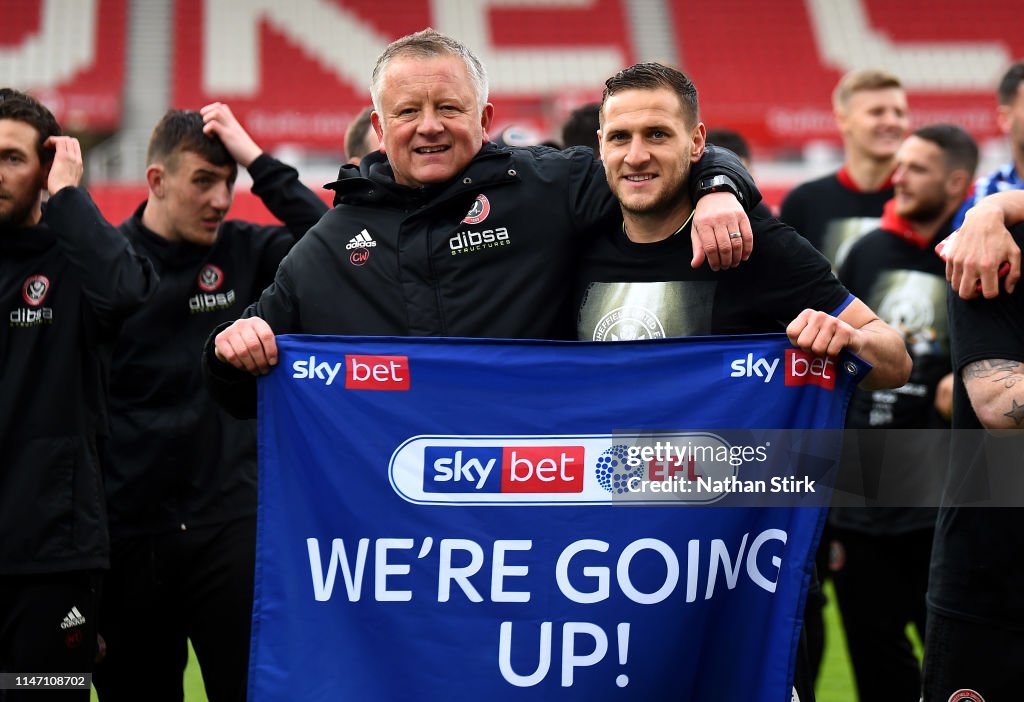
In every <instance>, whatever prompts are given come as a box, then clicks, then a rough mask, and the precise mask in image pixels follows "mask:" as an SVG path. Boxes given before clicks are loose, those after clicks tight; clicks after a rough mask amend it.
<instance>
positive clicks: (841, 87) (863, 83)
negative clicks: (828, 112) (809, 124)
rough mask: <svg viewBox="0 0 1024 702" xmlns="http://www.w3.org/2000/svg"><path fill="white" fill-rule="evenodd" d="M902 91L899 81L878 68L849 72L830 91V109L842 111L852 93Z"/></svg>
mask: <svg viewBox="0 0 1024 702" xmlns="http://www.w3.org/2000/svg"><path fill="white" fill-rule="evenodd" d="M886 88H899V89H901V90H902V89H903V84H902V83H900V79H899V78H897V77H896V76H895V75H893V74H892V73H889V72H888V71H883V70H882V69H880V68H860V69H857V70H855V71H850V72H849V73H847V74H846V75H845V76H843V77H842V78H840V79H839V82H838V83H836V87H835V90H833V91H832V109H834V110H837V111H838V110H843V109H846V106H847V105H848V104H849V103H850V98H851V97H853V94H854V93H859V92H861V91H864V90H885V89H886Z"/></svg>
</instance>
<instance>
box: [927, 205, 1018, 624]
mask: <svg viewBox="0 0 1024 702" xmlns="http://www.w3.org/2000/svg"><path fill="white" fill-rule="evenodd" d="M1011 232H1012V233H1013V235H1014V238H1015V240H1016V241H1017V244H1018V245H1024V224H1018V225H1016V226H1014V227H1013V228H1012V229H1011ZM949 322H950V330H951V334H950V336H951V341H952V349H953V369H954V373H955V376H954V377H955V381H954V386H953V438H952V446H951V449H950V462H949V471H948V474H947V480H946V494H945V496H944V498H943V499H944V502H943V507H942V509H940V511H939V520H938V523H937V525H936V532H935V544H934V546H933V548H932V567H931V573H930V577H929V586H928V603H929V606H931V607H932V608H933V609H935V610H937V611H939V612H941V613H943V614H945V615H947V616H951V617H957V618H961V619H968V620H972V621H979V622H983V623H990V624H994V625H996V626H999V627H1003V628H1011V629H1017V630H1024V597H1022V596H1021V593H1022V592H1024V508H1022V507H1021V506H1024V436H1021V437H993V436H991V435H989V434H987V433H986V432H984V431H982V425H981V423H980V422H979V421H978V417H977V415H976V414H975V413H974V410H973V407H972V406H971V402H970V398H969V396H968V395H967V389H966V387H965V386H964V383H963V382H962V379H961V372H962V370H963V369H964V367H966V366H967V365H969V364H971V363H974V362H976V361H981V360H985V359H996V358H1002V359H1009V360H1013V361H1024V286H1018V287H1017V288H1016V289H1015V290H1014V292H1013V294H1012V295H1007V294H1005V293H1002V294H1000V295H999V297H997V298H994V299H991V300H985V299H983V298H980V297H979V298H976V299H974V300H962V299H960V297H959V296H957V295H950V297H949ZM971 504H973V505H986V504H997V505H1008V506H1000V507H984V506H964V505H971Z"/></svg>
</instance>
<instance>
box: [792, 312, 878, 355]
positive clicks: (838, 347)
mask: <svg viewBox="0 0 1024 702" xmlns="http://www.w3.org/2000/svg"><path fill="white" fill-rule="evenodd" d="M860 334H861V332H860V330H858V329H854V328H853V327H852V326H850V325H849V324H847V323H846V322H844V321H843V320H841V319H839V318H838V317H833V316H832V315H830V314H828V313H826V312H819V311H817V310H812V309H806V310H804V311H803V312H801V313H800V314H798V315H797V316H796V319H794V320H793V321H792V322H790V323H789V326H787V327H786V335H787V336H788V337H789V341H790V343H791V344H793V346H796V347H797V348H799V349H800V350H801V351H806V352H807V353H813V354H814V355H815V356H830V357H833V358H834V357H836V356H838V355H839V352H840V351H842V350H843V349H845V348H849V349H850V351H852V352H853V353H857V354H859V353H860V346H861V345H862V341H861V338H860Z"/></svg>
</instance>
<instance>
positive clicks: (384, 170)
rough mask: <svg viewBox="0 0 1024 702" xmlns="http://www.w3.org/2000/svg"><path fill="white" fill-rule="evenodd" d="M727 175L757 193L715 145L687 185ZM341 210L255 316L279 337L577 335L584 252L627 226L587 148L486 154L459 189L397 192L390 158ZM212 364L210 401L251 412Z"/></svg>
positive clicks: (372, 162) (225, 372) (349, 187)
mask: <svg viewBox="0 0 1024 702" xmlns="http://www.w3.org/2000/svg"><path fill="white" fill-rule="evenodd" d="M719 173H727V174H729V175H731V176H732V177H733V179H734V180H736V181H737V182H742V184H743V186H745V190H746V192H745V193H744V195H745V197H744V201H745V202H747V203H751V204H750V205H748V206H752V205H753V204H756V203H757V202H758V201H759V200H760V194H759V193H758V192H757V190H756V188H755V187H754V184H753V181H751V180H750V178H749V176H748V175H747V173H746V171H744V170H743V169H742V166H741V165H740V164H739V161H738V159H736V157H735V156H734V155H733V154H732V153H731V152H728V151H725V150H720V149H718V150H716V149H715V148H714V147H708V152H707V153H706V154H705V157H704V158H703V159H701V161H699V162H698V163H697V164H695V165H694V168H693V171H692V172H691V176H690V181H691V184H696V182H697V180H698V179H700V178H702V177H707V176H708V175H710V174H719ZM330 187H332V188H333V189H334V190H335V192H336V196H335V207H334V209H333V210H331V211H330V212H329V213H328V214H327V215H326V216H325V217H324V218H323V219H322V220H321V221H320V223H319V224H317V226H316V227H314V228H313V229H312V230H311V231H310V232H309V234H308V235H307V236H306V237H305V238H304V239H303V240H302V242H301V243H300V244H299V245H298V246H296V247H295V249H293V250H292V252H291V254H290V255H289V256H288V258H287V259H286V260H285V261H284V262H283V263H282V264H281V268H280V270H278V273H277V277H276V278H275V280H274V284H273V285H272V286H271V287H270V288H268V289H267V290H266V291H264V293H263V295H262V296H261V297H260V300H259V302H257V303H256V304H255V305H254V306H253V307H252V308H250V309H249V310H247V311H246V314H247V315H256V316H258V317H261V318H263V319H264V320H266V321H267V322H268V323H269V324H270V327H271V329H273V330H274V333H275V334H294V333H306V334H360V335H371V336H389V335H394V336H461V337H499V338H500V337H504V338H519V339H523V338H539V339H572V338H574V335H575V327H574V323H573V319H574V316H573V313H572V310H571V309H570V305H569V302H570V301H569V297H570V291H571V288H572V284H573V280H574V272H575V266H576V262H577V259H578V258H579V250H580V246H581V244H582V243H583V242H584V241H585V240H586V239H587V237H588V236H591V235H592V234H594V233H596V232H597V231H599V230H600V229H601V228H602V227H603V226H607V224H608V222H609V221H616V220H617V221H621V214H620V211H619V206H618V203H617V202H616V201H615V198H614V197H613V196H612V195H611V192H610V191H609V189H608V185H607V182H606V181H605V176H604V169H603V166H602V165H601V163H600V162H599V161H595V160H594V158H593V156H592V154H591V152H590V150H589V149H580V148H576V149H569V150H566V151H557V150H555V149H550V148H546V147H531V148H524V149H507V148H501V147H497V146H495V145H493V144H486V145H484V147H483V149H481V150H480V152H479V153H478V154H477V155H476V156H475V157H474V159H473V161H472V162H471V163H470V164H469V166H468V167H467V168H466V169H465V170H464V171H463V172H462V173H460V174H459V175H458V176H457V177H455V178H453V179H452V180H450V181H448V182H446V183H441V184H437V185H430V186H426V187H422V188H409V187H405V186H401V185H397V184H396V183H395V181H394V176H393V174H392V171H391V167H390V165H389V164H388V162H387V160H386V158H385V157H384V156H383V155H381V154H370V155H369V156H367V157H366V158H364V159H363V161H362V163H361V164H360V166H359V169H356V168H355V167H347V168H342V171H341V174H340V177H339V180H338V181H337V182H336V183H334V184H333V185H332V186H330ZM205 363H206V364H207V367H208V372H209V376H210V389H211V392H212V393H213V395H214V397H216V398H217V399H218V400H219V401H221V402H222V403H224V405H225V407H228V408H229V410H230V411H232V412H233V413H235V414H237V415H239V416H252V415H253V414H254V412H255V383H254V382H253V378H252V377H251V376H248V375H247V374H244V373H241V372H239V371H235V369H234V368H232V367H230V366H227V365H226V364H222V363H219V362H218V361H217V360H216V358H215V357H214V355H213V336H212V335H211V338H210V341H209V342H208V345H207V353H206V355H205Z"/></svg>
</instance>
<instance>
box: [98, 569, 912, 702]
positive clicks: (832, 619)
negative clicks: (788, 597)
mask: <svg viewBox="0 0 1024 702" xmlns="http://www.w3.org/2000/svg"><path fill="white" fill-rule="evenodd" d="M825 594H826V595H827V596H828V606H827V607H826V608H825V632H826V633H825V636H826V639H825V659H824V662H823V663H822V669H821V677H820V678H819V680H818V689H817V696H818V702H855V695H854V686H853V674H852V672H851V670H850V657H849V654H848V653H847V651H846V640H845V638H844V637H843V629H842V625H841V623H840V619H839V609H838V608H837V607H836V604H835V593H834V592H833V591H832V584H831V583H828V584H826V585H825ZM911 629H912V628H911ZM910 634H911V639H912V640H913V641H914V647H915V650H916V651H917V654H918V657H920V655H921V646H920V641H919V640H918V639H917V637H916V632H914V631H912V630H911V632H910ZM188 653H189V657H188V667H187V668H186V669H185V702H207V699H206V691H205V690H204V689H203V677H202V674H201V673H200V672H199V664H198V663H197V662H196V657H195V653H194V652H193V651H192V646H191V645H189V647H188ZM92 702H98V700H97V698H96V692H95V690H94V691H93V693H92Z"/></svg>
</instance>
